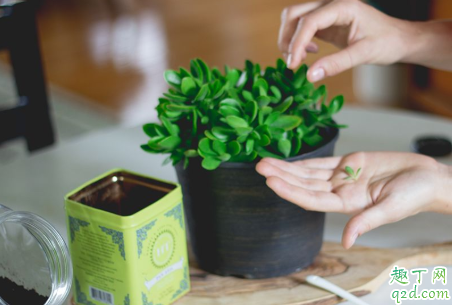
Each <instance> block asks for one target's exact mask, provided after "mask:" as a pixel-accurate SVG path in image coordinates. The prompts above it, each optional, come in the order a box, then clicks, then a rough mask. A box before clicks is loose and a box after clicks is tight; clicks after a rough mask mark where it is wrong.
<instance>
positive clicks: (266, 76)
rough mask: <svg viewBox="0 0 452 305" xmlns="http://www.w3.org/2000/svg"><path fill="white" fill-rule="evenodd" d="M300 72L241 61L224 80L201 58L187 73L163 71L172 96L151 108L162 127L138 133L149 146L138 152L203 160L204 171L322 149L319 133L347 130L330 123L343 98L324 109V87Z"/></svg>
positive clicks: (166, 95) (174, 159) (150, 126)
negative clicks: (242, 67) (316, 85)
mask: <svg viewBox="0 0 452 305" xmlns="http://www.w3.org/2000/svg"><path fill="white" fill-rule="evenodd" d="M306 71H307V66H306V65H303V66H301V67H300V68H299V69H298V70H297V71H292V70H290V69H288V68H287V66H286V64H285V63H284V61H283V60H281V59H278V60H277V63H276V67H267V68H266V69H265V70H262V69H261V67H260V65H259V64H253V63H252V62H251V61H246V62H245V68H244V69H243V70H240V69H232V68H229V67H227V66H226V67H225V71H224V73H222V72H220V70H218V69H217V68H210V67H209V66H208V65H207V64H206V63H205V62H204V61H202V60H201V59H194V60H192V61H191V62H190V71H188V70H186V69H184V68H180V69H179V71H173V70H168V71H166V72H165V80H166V82H167V83H168V84H169V85H170V89H169V90H168V92H166V93H164V94H163V97H161V98H160V99H159V104H158V106H157V108H156V109H157V112H158V117H159V119H160V121H161V124H156V123H149V124H145V125H144V126H143V130H144V132H145V133H146V134H147V135H148V136H149V138H150V139H149V141H148V142H147V143H146V144H143V145H141V148H142V149H143V150H144V151H146V152H149V153H168V154H170V156H169V157H168V159H167V160H166V161H165V163H169V162H171V161H172V163H173V165H175V164H177V163H179V162H181V161H183V162H184V165H185V166H187V165H188V163H189V160H190V158H202V159H203V160H202V166H203V167H204V168H205V169H207V170H213V169H215V168H217V167H218V166H219V165H220V164H221V163H222V162H252V161H254V160H256V159H257V158H263V157H273V158H279V159H283V158H288V157H291V156H296V155H298V154H300V153H302V152H303V147H305V146H306V148H307V149H308V150H309V148H312V147H315V146H317V145H319V144H320V143H321V142H322V140H323V137H322V136H321V133H320V130H321V129H322V128H326V127H337V128H341V127H345V126H343V125H337V124H336V123H335V122H334V121H333V120H332V116H333V115H334V114H335V113H337V112H338V111H339V110H340V109H341V108H342V105H343V103H344V98H343V96H341V95H339V96H336V97H334V98H333V99H332V100H331V101H330V102H329V103H328V104H327V103H326V95H327V92H326V88H325V86H323V85H322V86H320V87H318V88H315V87H314V85H313V84H312V83H310V82H309V81H308V80H307V78H306Z"/></svg>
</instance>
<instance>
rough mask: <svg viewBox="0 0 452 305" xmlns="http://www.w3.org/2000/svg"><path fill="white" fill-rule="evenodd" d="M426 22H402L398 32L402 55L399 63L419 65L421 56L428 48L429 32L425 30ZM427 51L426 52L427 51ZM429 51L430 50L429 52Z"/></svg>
mask: <svg viewBox="0 0 452 305" xmlns="http://www.w3.org/2000/svg"><path fill="white" fill-rule="evenodd" d="M427 23H428V22H413V21H403V26H401V29H400V31H399V33H400V34H399V35H400V36H401V37H400V41H402V46H401V48H402V50H403V51H404V54H403V55H402V58H401V59H400V61H401V62H404V63H411V64H420V63H421V62H422V58H421V57H422V56H423V55H424V54H425V52H426V50H425V49H426V48H428V44H429V43H428V41H429V40H430V38H429V37H428V33H429V31H426V30H425V27H426V24H427ZM427 51H428V50H427ZM430 51H431V50H430Z"/></svg>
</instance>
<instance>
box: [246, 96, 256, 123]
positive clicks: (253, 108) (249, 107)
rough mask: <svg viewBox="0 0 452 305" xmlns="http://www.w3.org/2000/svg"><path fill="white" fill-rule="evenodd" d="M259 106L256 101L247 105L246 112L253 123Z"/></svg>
mask: <svg viewBox="0 0 452 305" xmlns="http://www.w3.org/2000/svg"><path fill="white" fill-rule="evenodd" d="M258 108H259V107H258V106H257V103H256V102H255V101H250V102H248V103H246V105H245V112H246V113H247V114H248V115H249V116H250V120H249V121H250V122H253V121H254V120H255V119H256V116H257V111H258Z"/></svg>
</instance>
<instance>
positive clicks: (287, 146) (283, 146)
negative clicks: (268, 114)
mask: <svg viewBox="0 0 452 305" xmlns="http://www.w3.org/2000/svg"><path fill="white" fill-rule="evenodd" d="M291 149H292V143H290V141H289V140H287V139H281V140H279V141H278V150H279V151H280V152H281V153H282V154H283V155H284V156H285V157H286V158H288V157H289V155H290V150H291Z"/></svg>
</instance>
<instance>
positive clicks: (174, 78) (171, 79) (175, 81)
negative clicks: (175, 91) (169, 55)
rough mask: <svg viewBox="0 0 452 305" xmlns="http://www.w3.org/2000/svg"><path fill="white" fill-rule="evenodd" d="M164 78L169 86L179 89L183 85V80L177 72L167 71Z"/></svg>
mask: <svg viewBox="0 0 452 305" xmlns="http://www.w3.org/2000/svg"><path fill="white" fill-rule="evenodd" d="M164 77H165V80H166V82H167V83H168V85H171V86H174V87H176V88H179V86H180V84H181V78H180V76H179V74H177V72H176V71H173V70H167V71H165V76H164Z"/></svg>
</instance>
